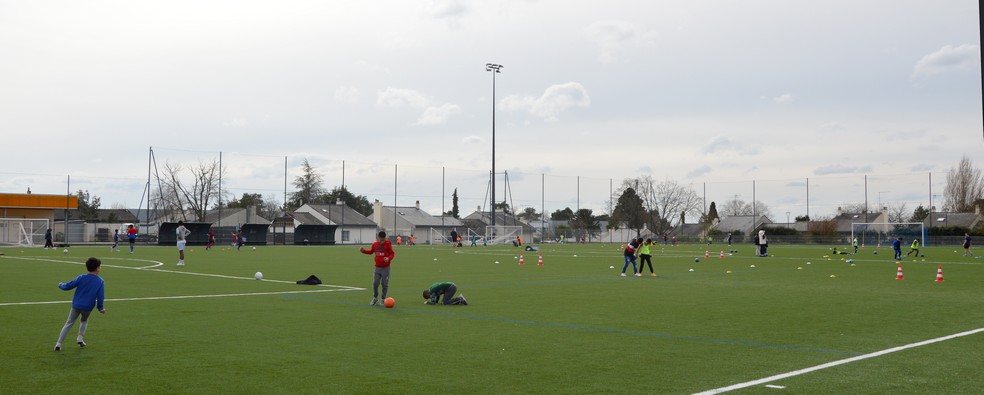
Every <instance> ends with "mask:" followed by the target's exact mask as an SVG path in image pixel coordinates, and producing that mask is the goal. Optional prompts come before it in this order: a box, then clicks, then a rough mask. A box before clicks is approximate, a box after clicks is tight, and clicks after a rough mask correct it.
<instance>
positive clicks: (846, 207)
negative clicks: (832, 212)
mask: <svg viewBox="0 0 984 395" xmlns="http://www.w3.org/2000/svg"><path fill="white" fill-rule="evenodd" d="M838 208H840V209H841V211H842V212H845V213H852V214H857V213H863V212H865V211H867V209H866V208H865V205H864V202H860V203H845V204H842V205H841V206H840V207H838ZM869 208H874V207H869ZM874 211H878V210H874Z"/></svg>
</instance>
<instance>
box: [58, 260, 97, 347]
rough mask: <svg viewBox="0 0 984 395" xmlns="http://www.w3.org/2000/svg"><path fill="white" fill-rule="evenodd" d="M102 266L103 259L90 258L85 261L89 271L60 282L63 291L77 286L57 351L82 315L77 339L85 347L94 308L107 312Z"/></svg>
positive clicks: (80, 345) (59, 337) (59, 285)
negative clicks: (100, 273) (104, 305)
mask: <svg viewBox="0 0 984 395" xmlns="http://www.w3.org/2000/svg"><path fill="white" fill-rule="evenodd" d="M101 266H102V261H100V260H99V258H95V257H92V258H89V259H88V260H86V261H85V269H86V270H88V271H89V273H87V274H83V275H80V276H78V277H76V278H75V279H74V280H72V281H69V282H67V283H59V284H58V288H60V289H61V290H62V291H68V290H71V289H72V288H75V296H74V297H73V298H72V310H71V311H70V312H69V313H68V321H65V326H64V327H63V328H62V330H61V333H60V334H59V335H58V342H57V343H55V351H61V347H62V342H63V341H65V336H68V331H69V329H72V326H73V325H75V320H77V319H78V318H79V317H80V316H81V317H82V321H81V322H80V323H79V336H78V337H77V338H76V339H75V340H76V342H77V343H78V344H79V347H85V340H84V339H83V338H84V337H85V329H86V326H88V324H89V314H91V313H92V309H93V308H98V309H99V312H100V313H102V314H106V309H105V308H103V299H105V286H104V284H103V279H102V277H99V271H100V270H101Z"/></svg>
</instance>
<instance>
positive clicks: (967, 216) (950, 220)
mask: <svg viewBox="0 0 984 395" xmlns="http://www.w3.org/2000/svg"><path fill="white" fill-rule="evenodd" d="M981 221H982V218H981V215H980V214H977V213H947V212H933V213H932V214H931V215H930V216H928V217H926V219H924V220H923V225H924V226H926V227H927V228H930V227H941V226H960V227H964V228H974V227H975V226H977V224H979V223H981Z"/></svg>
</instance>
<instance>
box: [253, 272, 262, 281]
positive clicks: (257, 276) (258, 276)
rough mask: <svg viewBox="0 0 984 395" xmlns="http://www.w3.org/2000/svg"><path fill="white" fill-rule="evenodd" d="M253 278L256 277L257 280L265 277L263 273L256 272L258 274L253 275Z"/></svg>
mask: <svg viewBox="0 0 984 395" xmlns="http://www.w3.org/2000/svg"><path fill="white" fill-rule="evenodd" d="M253 278H255V279H257V280H262V279H263V273H260V272H256V274H254V275H253Z"/></svg>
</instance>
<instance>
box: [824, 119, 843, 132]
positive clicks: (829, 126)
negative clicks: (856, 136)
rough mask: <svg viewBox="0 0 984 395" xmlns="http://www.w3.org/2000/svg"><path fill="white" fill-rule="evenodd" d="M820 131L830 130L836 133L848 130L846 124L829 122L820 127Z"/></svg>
mask: <svg viewBox="0 0 984 395" xmlns="http://www.w3.org/2000/svg"><path fill="white" fill-rule="evenodd" d="M820 129H821V130H828V131H832V132H836V131H841V130H844V129H847V127H846V126H844V124H842V123H840V122H837V121H830V122H827V123H825V124H823V125H820Z"/></svg>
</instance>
